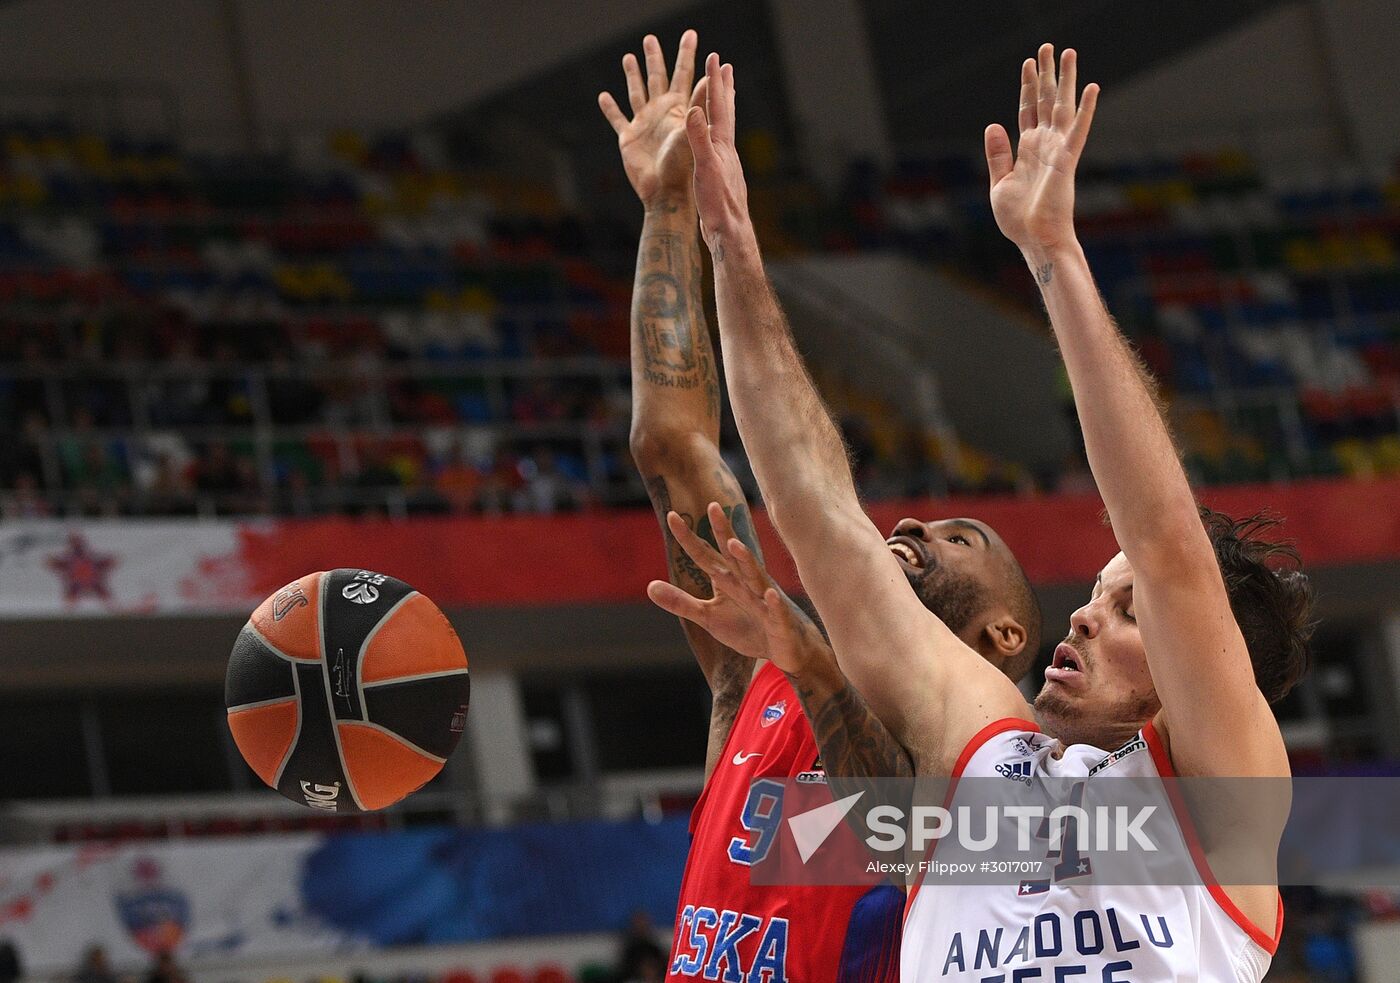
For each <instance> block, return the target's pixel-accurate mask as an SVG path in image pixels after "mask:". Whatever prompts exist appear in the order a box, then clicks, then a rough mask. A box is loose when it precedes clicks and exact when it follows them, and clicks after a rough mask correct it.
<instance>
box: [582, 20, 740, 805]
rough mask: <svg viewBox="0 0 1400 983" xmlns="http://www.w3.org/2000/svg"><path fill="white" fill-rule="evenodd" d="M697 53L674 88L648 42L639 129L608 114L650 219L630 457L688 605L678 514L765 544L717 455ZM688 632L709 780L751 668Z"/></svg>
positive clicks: (636, 87) (678, 69) (691, 48)
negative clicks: (696, 140)
mask: <svg viewBox="0 0 1400 983" xmlns="http://www.w3.org/2000/svg"><path fill="white" fill-rule="evenodd" d="M695 45H696V37H695V32H694V31H687V32H685V34H684V35H683V36H682V37H681V42H680V49H679V51H678V53H677V55H676V65H675V74H674V75H673V76H672V78H671V79H670V81H669V82H668V81H667V76H666V64H665V60H664V58H663V56H662V53H661V45H660V42H658V41H657V39H656V38H655V37H654V36H651V35H648V36H647V37H646V39H645V40H644V41H643V49H644V53H645V58H646V77H645V79H644V78H643V76H642V72H641V68H640V66H639V65H638V62H637V59H636V56H635V55H632V54H628V55H626V56H625V57H624V58H623V59H622V68H623V72H624V73H625V74H626V77H627V92H628V97H629V99H630V101H631V106H632V111H633V118H632V119H631V120H628V119H627V117H626V116H625V115H624V114H623V112H622V110H621V109H619V108H618V105H617V103H616V102H615V101H614V100H613V97H612V96H611V95H609V94H608V93H606V92H605V93H602V94H601V95H600V96H599V97H598V103H599V106H600V108H601V109H602V111H603V115H604V116H606V117H607V119H608V122H610V123H611V124H612V126H613V129H614V130H615V131H616V132H617V140H618V149H619V151H620V152H621V155H622V163H623V167H624V169H625V170H626V172H627V178H628V180H629V181H630V182H631V184H632V187H633V189H634V190H635V191H636V192H637V196H638V198H640V199H641V201H642V205H643V208H644V209H645V217H644V219H643V222H642V237H641V243H640V247H639V249H638V251H637V273H636V279H635V281H634V283H633V290H632V335H631V337H632V343H631V349H632V433H631V449H632V457H633V459H634V460H635V461H636V464H637V468H638V470H639V471H640V472H641V475H642V480H643V482H644V483H645V485H646V489H647V494H648V496H649V497H650V498H651V501H652V504H653V506H655V508H656V510H657V515H658V517H659V518H660V519H661V524H662V535H663V537H664V538H665V540H666V559H667V566H668V569H669V571H670V577H671V582H672V583H673V584H675V585H676V586H677V587H678V588H680V589H681V590H683V591H685V592H687V593H688V594H690V595H694V596H695V597H708V596H709V595H710V590H711V588H710V581H709V578H708V577H706V576H705V573H704V571H702V570H701V569H700V568H699V567H698V566H696V564H695V563H694V561H692V560H691V559H690V557H689V556H687V555H686V553H685V551H684V550H682V549H680V547H679V546H677V544H676V541H675V539H674V537H673V536H672V535H671V534H670V532H669V531H668V530H667V528H666V522H665V518H666V514H667V513H668V512H670V511H672V510H673V509H674V510H675V511H677V512H678V513H680V514H681V515H682V516H683V517H684V519H685V521H686V523H687V524H688V526H689V527H692V528H695V529H696V531H697V532H698V533H699V534H700V535H702V536H706V537H709V536H710V535H711V533H710V530H709V520H708V519H707V518H706V517H705V512H704V509H705V505H706V503H708V502H711V501H719V502H722V503H724V508H725V512H726V513H727V514H728V515H730V516H732V518H733V523H734V527H735V529H737V530H738V531H739V532H740V534H741V535H743V536H744V537H745V539H746V541H747V542H749V543H751V544H754V545H755V547H756V546H757V540H756V539H755V537H754V535H753V523H752V520H751V518H750V516H749V512H748V506H747V505H746V504H745V502H744V496H743V492H742V490H741V489H740V487H739V483H738V482H737V481H735V479H734V476H733V475H732V474H730V472H729V469H728V467H727V466H726V465H725V463H724V460H723V459H722V458H721V457H720V452H719V423H720V419H719V414H720V406H719V402H720V395H719V392H720V391H719V373H718V370H717V368H716V365H715V356H714V350H713V348H712V347H711V344H710V334H709V329H708V326H707V325H706V323H705V310H704V305H703V303H702V300H701V291H702V277H703V273H702V265H701V258H700V241H699V233H698V224H697V218H696V212H695V202H694V199H693V196H692V192H691V177H692V168H693V161H692V158H691V154H690V146H689V144H688V142H687V140H686V136H685V112H686V108H687V106H688V105H690V104H691V103H692V102H693V101H694V100H695V99H701V100H703V99H704V90H705V83H704V82H703V81H702V82H701V83H700V85H699V86H697V87H696V89H695V92H694V93H693V94H692V93H691V92H690V86H691V81H692V79H693V78H694V74H695ZM697 518H698V520H699V522H698V523H697V522H696V521H695V520H696V519H697ZM682 627H683V629H684V631H685V634H686V638H687V640H688V641H689V643H690V648H691V650H692V651H693V652H694V653H695V658H696V661H697V662H698V663H699V665H700V670H701V672H703V673H704V675H705V679H706V681H707V682H708V683H709V685H710V691H711V694H712V697H713V703H712V707H711V714H710V732H709V741H708V749H707V753H706V755H705V775H706V777H707V778H708V776H709V774H710V772H711V771H712V770H713V768H714V764H715V762H716V761H717V760H718V757H719V753H720V750H721V749H722V748H723V746H724V742H725V740H726V739H727V738H728V736H729V730H730V727H731V725H732V724H733V721H734V715H735V714H736V713H737V712H738V709H739V703H740V701H741V700H742V699H743V695H744V692H745V690H746V688H747V687H748V683H749V680H750V679H751V678H752V673H753V663H752V661H751V660H750V659H747V658H745V657H744V656H741V655H739V654H737V653H736V652H734V651H733V650H731V649H730V648H728V647H726V646H725V645H722V644H720V643H719V642H717V641H715V639H714V638H713V637H712V636H711V635H710V634H709V633H708V632H706V631H704V630H703V629H701V628H698V627H696V626H695V625H693V624H692V623H690V622H682Z"/></svg>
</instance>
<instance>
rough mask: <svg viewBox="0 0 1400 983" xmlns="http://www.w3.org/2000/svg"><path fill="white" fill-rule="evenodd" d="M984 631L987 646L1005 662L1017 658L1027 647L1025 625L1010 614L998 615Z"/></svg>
mask: <svg viewBox="0 0 1400 983" xmlns="http://www.w3.org/2000/svg"><path fill="white" fill-rule="evenodd" d="M982 631H983V633H984V634H985V635H986V638H987V643H988V645H987V647H988V648H989V649H990V650H991V651H992V652H995V653H996V655H997V656H998V658H999V659H1000V660H1001V661H1003V662H1004V661H1006V660H1008V659H1014V658H1016V656H1018V655H1020V654H1021V650H1022V649H1024V648H1025V647H1026V628H1025V626H1024V625H1022V624H1021V623H1020V622H1019V621H1017V620H1016V619H1015V618H1013V617H1011V615H1009V614H1006V613H1002V614H1000V615H998V616H997V617H996V618H995V619H993V620H992V621H989V622H988V623H987V626H986V627H985V628H983V629H982Z"/></svg>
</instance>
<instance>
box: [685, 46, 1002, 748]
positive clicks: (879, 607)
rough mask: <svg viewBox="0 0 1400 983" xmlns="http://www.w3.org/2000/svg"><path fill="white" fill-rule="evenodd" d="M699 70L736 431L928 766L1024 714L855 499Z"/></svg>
mask: <svg viewBox="0 0 1400 983" xmlns="http://www.w3.org/2000/svg"><path fill="white" fill-rule="evenodd" d="M705 74H706V79H707V82H708V90H707V93H706V96H707V98H706V104H705V106H704V107H703V108H702V107H701V106H693V107H691V109H690V111H689V115H688V117H687V119H686V126H687V130H688V133H689V136H690V145H691V148H692V151H693V152H694V155H695V188H696V202H697V205H698V207H699V211H700V221H701V227H702V230H703V233H704V236H705V240H706V242H707V244H708V245H709V248H710V254H711V256H712V257H713V259H714V267H715V303H716V308H717V310H718V314H719V328H720V343H721V345H722V346H723V348H724V354H725V365H726V366H727V370H728V374H729V393H730V401H731V404H732V406H733V408H734V416H735V419H736V421H737V423H738V425H739V433H740V435H741V436H742V438H743V440H744V447H745V449H746V450H747V451H748V454H749V460H750V463H751V464H752V465H753V469H754V474H755V475H756V477H757V478H758V483H759V486H760V487H761V488H762V489H763V497H764V501H765V503H766V504H767V507H768V512H769V516H770V517H771V518H772V520H773V523H774V525H775V526H777V528H778V532H779V533H780V534H781V536H782V537H783V540H784V542H785V543H786V544H787V546H788V549H789V550H790V551H791V552H792V555H793V559H794V560H796V562H797V568H798V572H799V574H800V575H801V578H802V583H803V586H804V587H806V589H807V591H808V593H809V594H810V596H811V598H812V601H813V603H814V604H815V605H816V608H817V610H818V612H820V614H821V616H822V620H823V622H824V623H825V624H826V627H827V630H828V631H829V632H830V635H831V642H832V647H833V649H834V650H835V652H836V655H837V658H838V659H839V661H840V667H841V669H842V671H843V672H844V674H845V675H846V677H848V678H849V679H850V681H851V682H852V683H853V684H854V686H855V688H856V690H858V691H859V692H860V693H862V694H864V695H865V697H866V698H867V699H868V700H869V702H870V707H871V709H873V710H874V712H875V714H876V715H877V716H878V717H879V719H880V720H881V721H883V722H884V723H885V724H886V725H887V726H888V728H889V730H890V732H891V733H892V734H893V735H894V737H895V738H897V739H898V741H899V742H900V743H901V744H902V745H903V746H904V747H906V748H908V750H909V752H910V754H911V755H912V756H913V758H914V761H915V764H916V765H917V766H918V767H919V770H920V772H921V773H928V774H938V773H940V772H942V771H943V770H945V769H946V768H948V767H950V766H951V764H952V761H953V759H954V758H956V755H957V752H958V751H959V750H961V747H962V744H963V742H964V741H965V740H966V738H968V737H970V736H971V735H972V734H973V733H975V732H976V730H977V729H979V728H980V727H981V726H982V724H984V723H985V722H986V721H987V720H990V719H995V718H996V717H998V716H1008V715H1013V714H1024V713H1025V703H1024V701H1023V700H1021V698H1020V696H1019V694H1018V693H1017V692H1016V689H1015V687H1014V686H1012V685H1011V683H1010V682H1008V681H1007V680H1006V679H1005V677H1003V676H1002V675H1001V674H1000V673H999V672H997V671H996V670H995V669H993V668H992V667H991V666H990V665H988V664H987V663H986V662H985V661H984V660H983V659H982V658H981V657H979V656H978V655H977V654H976V653H974V652H972V650H971V649H969V648H967V646H965V645H964V644H963V643H962V642H961V641H960V640H959V639H958V638H957V637H956V636H955V635H954V634H953V633H952V632H950V631H949V630H948V629H947V627H946V626H944V625H943V623H942V622H941V621H939V620H938V619H937V618H935V617H934V616H933V615H932V614H931V613H929V611H928V610H927V609H925V608H924V606H923V605H922V604H921V603H920V601H919V599H918V598H917V597H916V596H915V594H914V592H913V590H912V589H911V588H910V587H909V584H908V581H907V580H906V579H905V577H904V574H903V572H902V570H901V569H900V567H899V564H898V562H897V561H896V560H895V558H894V556H893V555H892V554H891V553H890V551H889V549H888V547H887V546H886V545H885V542H884V537H883V536H881V535H880V533H879V531H878V530H877V529H876V528H875V526H874V525H873V524H872V523H871V522H870V519H869V517H868V516H866V514H865V512H864V510H863V509H862V508H861V506H860V502H859V500H858V499H857V496H856V489H855V485H854V483H853V481H852V479H851V469H850V466H849V463H848V461H847V459H846V450H845V446H844V445H843V443H842V441H841V437H840V434H839V432H838V431H837V429H836V426H835V424H834V423H833V421H832V419H831V416H830V414H829V413H828V412H827V410H826V407H825V406H824V405H823V404H822V401H821V398H820V397H819V396H818V394H817V391H816V388H815V387H814V386H813V385H812V380H811V378H810V376H809V375H808V373H807V370H806V367H805V366H804V365H803V363H802V359H801V357H800V356H799V355H798V354H797V351H796V348H795V347H794V345H793V340H792V335H791V332H790V331H789V329H788V325H787V321H786V319H785V318H784V316H783V313H782V310H781V308H780V307H779V305H778V301H777V298H776V297H775V296H774V294H773V291H772V288H771V287H770V285H769V283H768V278H767V276H766V275H765V273H764V270H763V262H762V257H761V256H760V255H759V250H758V241H757V237H756V235H755V232H754V228H753V224H752V222H751V221H750V219H749V213H748V200H747V195H748V192H747V188H746V186H745V183H744V176H743V169H742V167H741V166H740V164H739V157H738V154H737V152H736V150H735V145H734V73H733V69H732V67H731V66H729V65H725V66H723V67H721V66H720V63H719V58H718V56H716V55H710V56H709V59H708V60H707V62H706V66H705ZM954 679H955V680H956V688H957V690H958V693H957V699H954V698H953V693H952V691H953V689H954V687H953V686H952V685H950V683H951V681H952V680H954Z"/></svg>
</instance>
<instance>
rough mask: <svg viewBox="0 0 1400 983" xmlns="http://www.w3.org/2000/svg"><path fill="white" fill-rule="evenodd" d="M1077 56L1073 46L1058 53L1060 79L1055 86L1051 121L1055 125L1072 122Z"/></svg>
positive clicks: (1059, 125) (1062, 125) (1065, 124)
mask: <svg viewBox="0 0 1400 983" xmlns="http://www.w3.org/2000/svg"><path fill="white" fill-rule="evenodd" d="M1078 66H1079V56H1078V54H1076V52H1075V50H1074V49H1073V48H1066V49H1065V50H1064V51H1063V52H1061V54H1060V81H1059V83H1058V85H1057V87H1056V95H1055V109H1054V117H1053V118H1052V120H1051V122H1053V123H1054V124H1055V126H1057V127H1067V126H1069V125H1070V124H1071V123H1073V122H1074V87H1075V79H1076V76H1077V75H1078V74H1079V72H1078Z"/></svg>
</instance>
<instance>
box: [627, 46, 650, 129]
mask: <svg viewBox="0 0 1400 983" xmlns="http://www.w3.org/2000/svg"><path fill="white" fill-rule="evenodd" d="M622 74H623V75H625V76H627V102H628V103H629V104H630V105H631V106H632V115H633V116H636V115H637V114H638V113H640V112H641V111H642V108H643V107H644V106H646V104H647V87H646V85H645V84H644V83H643V82H642V69H641V67H640V66H639V65H638V64H637V56H636V55H634V54H632V52H630V51H629V52H627V54H625V55H623V56H622Z"/></svg>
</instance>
